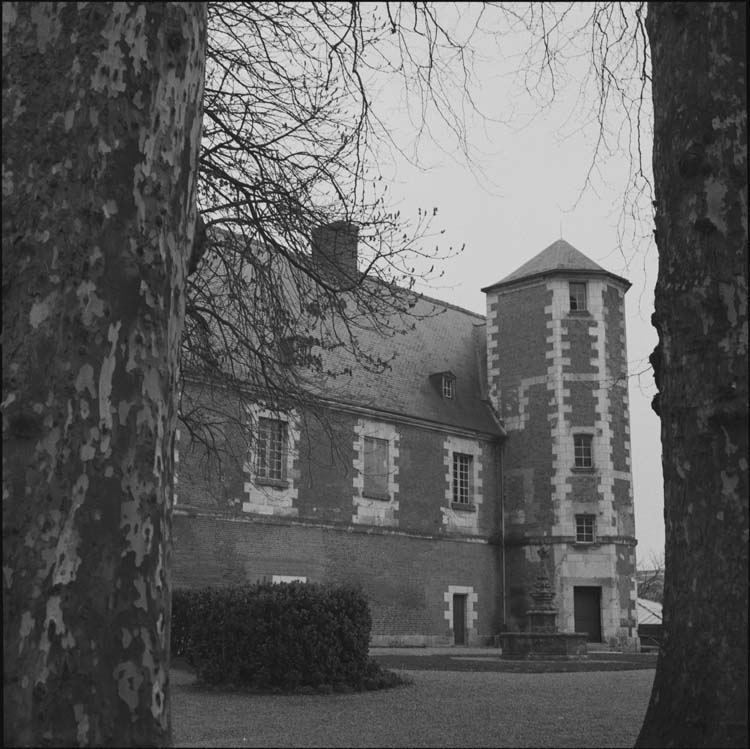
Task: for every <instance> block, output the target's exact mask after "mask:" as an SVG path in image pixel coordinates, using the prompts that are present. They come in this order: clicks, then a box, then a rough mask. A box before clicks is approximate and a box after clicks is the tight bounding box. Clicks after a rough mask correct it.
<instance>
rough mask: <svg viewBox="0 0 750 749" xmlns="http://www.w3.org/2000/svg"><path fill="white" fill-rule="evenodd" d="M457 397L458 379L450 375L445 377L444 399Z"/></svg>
mask: <svg viewBox="0 0 750 749" xmlns="http://www.w3.org/2000/svg"><path fill="white" fill-rule="evenodd" d="M455 397H456V379H455V378H454V377H450V376H448V375H443V398H455Z"/></svg>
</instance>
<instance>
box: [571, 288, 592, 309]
mask: <svg viewBox="0 0 750 749" xmlns="http://www.w3.org/2000/svg"><path fill="white" fill-rule="evenodd" d="M569 287H570V311H571V312H585V311H586V310H587V309H588V306H587V304H586V284H585V283H578V282H573V281H571V282H570V284H569Z"/></svg>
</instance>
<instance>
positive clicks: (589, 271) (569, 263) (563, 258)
mask: <svg viewBox="0 0 750 749" xmlns="http://www.w3.org/2000/svg"><path fill="white" fill-rule="evenodd" d="M556 273H572V274H575V275H596V276H602V275H605V276H610V277H612V278H614V279H616V280H618V281H620V282H621V283H623V284H625V287H626V289H627V288H630V286H631V283H630V281H628V280H627V279H626V278H622V277H621V276H617V275H615V274H614V273H610V272H609V271H608V270H606V269H605V268H602V266H601V265H599V264H597V263H595V262H594V261H593V260H591V258H588V257H586V255H584V254H583V253H582V252H581V251H580V250H577V249H576V248H575V247H573V245H572V244H570V243H569V242H566V241H565V240H564V239H558V240H556V241H555V242H553V243H552V244H551V245H549V247H545V249H543V250H542V251H541V252H540V253H538V254H537V255H534V257H532V258H531V260H528V261H527V262H525V263H524V264H523V265H522V266H521V267H520V268H518V269H517V270H515V271H513V273H511V274H510V275H507V276H505V278H502V279H501V280H500V281H497V282H496V283H493V284H491V285H490V286H486V287H485V288H483V289H482V291H485V292H486V291H489V290H491V289H495V288H497V287H498V286H506V285H511V284H515V283H517V282H519V281H524V280H526V279H529V278H533V277H536V276H548V275H551V274H556Z"/></svg>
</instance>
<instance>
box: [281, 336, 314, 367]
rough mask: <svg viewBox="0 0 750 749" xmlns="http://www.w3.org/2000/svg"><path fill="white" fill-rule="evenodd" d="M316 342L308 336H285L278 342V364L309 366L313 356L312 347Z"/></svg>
mask: <svg viewBox="0 0 750 749" xmlns="http://www.w3.org/2000/svg"><path fill="white" fill-rule="evenodd" d="M315 343H316V341H315V339H314V338H310V337H309V336H296V335H294V336H287V337H286V338H282V340H281V342H280V343H279V364H282V365H285V366H292V365H300V366H309V365H310V364H311V363H312V362H313V361H314V357H313V354H312V347H313V345H314V344H315Z"/></svg>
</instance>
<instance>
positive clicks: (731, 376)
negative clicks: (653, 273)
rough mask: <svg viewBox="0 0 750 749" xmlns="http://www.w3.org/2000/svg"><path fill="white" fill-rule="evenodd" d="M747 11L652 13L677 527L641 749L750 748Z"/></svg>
mask: <svg viewBox="0 0 750 749" xmlns="http://www.w3.org/2000/svg"><path fill="white" fill-rule="evenodd" d="M745 27H746V6H745V4H744V3H650V4H649V9H648V20H647V28H648V34H649V39H650V43H651V52H652V66H653V96H654V115H655V132H654V178H655V182H656V185H655V186H656V196H657V201H656V228H657V245H658V248H659V278H658V281H657V285H656V313H655V315H654V324H655V326H656V327H657V329H658V331H659V346H658V347H657V349H656V351H655V352H654V357H653V360H654V365H655V372H656V380H657V385H658V388H659V395H658V396H657V398H658V401H657V402H656V403H655V408H656V410H657V412H658V413H659V414H660V416H661V439H662V449H663V457H662V463H663V470H664V503H665V506H664V515H665V522H666V573H665V583H664V643H663V647H662V650H661V653H660V655H659V660H658V665H657V670H656V679H655V683H654V689H653V693H652V695H651V702H650V704H649V707H648V711H647V714H646V719H645V722H644V725H643V728H642V730H641V734H640V736H639V738H638V746H691V747H719V746H721V747H724V746H743V745H744V746H747V655H748V653H747V611H748V369H747V367H748V359H747V343H748V340H747V339H748V327H747V271H748V267H747V98H746V91H745V87H746V74H745V33H746V32H745Z"/></svg>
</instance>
